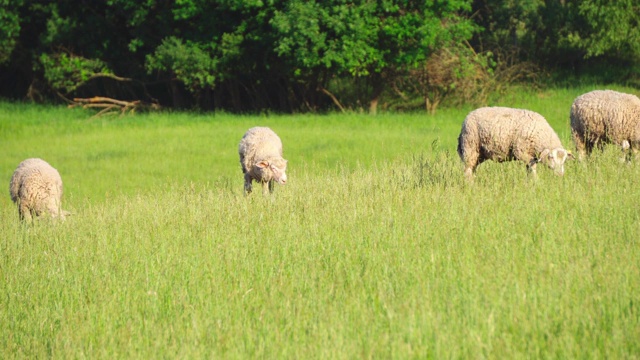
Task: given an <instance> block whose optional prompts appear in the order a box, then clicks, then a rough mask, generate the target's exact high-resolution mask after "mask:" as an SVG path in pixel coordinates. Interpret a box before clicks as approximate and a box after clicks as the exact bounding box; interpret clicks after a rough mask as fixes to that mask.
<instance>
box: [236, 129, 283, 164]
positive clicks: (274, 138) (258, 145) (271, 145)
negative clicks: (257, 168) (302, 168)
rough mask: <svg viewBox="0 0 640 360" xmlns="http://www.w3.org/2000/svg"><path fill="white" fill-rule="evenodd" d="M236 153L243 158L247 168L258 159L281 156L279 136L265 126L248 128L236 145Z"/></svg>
mask: <svg viewBox="0 0 640 360" xmlns="http://www.w3.org/2000/svg"><path fill="white" fill-rule="evenodd" d="M238 153H239V154H240V156H241V157H242V158H243V159H244V164H245V166H246V168H247V169H249V168H251V167H252V165H253V164H255V163H256V162H258V161H260V160H266V159H270V158H279V157H282V141H281V140H280V137H278V135H277V134H276V133H275V132H273V130H271V129H269V128H267V127H254V128H251V129H249V130H248V131H247V132H246V133H245V134H244V136H243V137H242V140H241V141H240V145H239V146H238Z"/></svg>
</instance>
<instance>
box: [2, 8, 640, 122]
mask: <svg viewBox="0 0 640 360" xmlns="http://www.w3.org/2000/svg"><path fill="white" fill-rule="evenodd" d="M638 14H640V4H639V3H638V1H637V0H619V1H613V0H583V1H577V0H534V1H508V0H473V1H472V0H440V1H438V0H431V1H422V2H418V1H397V0H378V1H357V2H346V1H337V0H329V1H307V0H289V1H278V0H246V1H244V0H242V1H241V0H213V1H204V0H182V1H166V0H165V1H163V0H146V1H133V0H102V1H100V0H98V1H88V0H80V1H77V0H76V1H64V0H63V1H58V2H50V1H44V0H32V1H27V0H0V84H2V85H1V86H0V96H2V97H5V98H11V99H31V100H34V101H52V100H54V101H66V102H72V101H73V99H74V98H88V97H94V96H101V97H108V98H112V99H116V100H121V101H134V100H136V101H137V100H139V101H142V102H145V103H148V104H158V105H161V106H164V107H179V108H199V109H205V110H211V109H224V110H226V111H234V112H239V111H263V110H269V111H281V112H297V111H321V110H326V109H342V110H347V109H356V108H363V109H368V110H369V111H371V112H375V111H376V109H377V108H378V107H380V106H384V107H388V108H399V109H400V108H415V107H424V108H426V109H427V110H429V111H433V110H435V109H436V108H437V106H438V105H439V104H440V103H441V102H442V101H443V100H447V99H448V100H449V101H451V102H453V103H455V101H460V102H462V101H465V102H468V101H473V102H478V103H481V102H482V101H483V100H485V99H486V96H487V94H488V93H489V92H491V91H495V90H496V89H500V88H501V87H504V86H506V85H509V84H510V83H512V82H516V81H534V80H539V79H540V78H542V77H543V74H545V75H544V77H549V75H551V76H553V77H555V78H557V79H559V80H563V79H564V80H565V81H575V79H579V78H580V77H591V79H593V80H594V81H627V82H629V83H631V84H634V83H635V84H637V83H638V80H639V77H640V66H639V65H637V64H638V60H640V26H639V25H640V24H639V22H640V20H639V19H640V16H639V15H638Z"/></svg>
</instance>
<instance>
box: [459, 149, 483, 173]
mask: <svg viewBox="0 0 640 360" xmlns="http://www.w3.org/2000/svg"><path fill="white" fill-rule="evenodd" d="M463 162H464V176H465V177H466V178H467V179H473V173H474V172H475V171H476V167H478V165H480V163H482V159H481V158H480V152H479V151H470V152H467V153H466V154H464V155H463Z"/></svg>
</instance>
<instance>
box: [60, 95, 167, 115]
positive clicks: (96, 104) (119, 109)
mask: <svg viewBox="0 0 640 360" xmlns="http://www.w3.org/2000/svg"><path fill="white" fill-rule="evenodd" d="M68 107H69V108H74V107H82V108H83V109H90V108H99V109H102V110H100V111H99V112H98V113H97V114H96V115H94V116H93V117H99V116H102V115H114V114H117V113H120V115H124V114H126V113H127V112H129V113H131V114H132V113H135V112H136V110H138V109H141V108H152V109H156V108H157V107H158V105H157V104H145V103H143V102H142V101H140V100H134V101H124V100H117V99H112V98H108V97H104V96H94V97H92V98H74V99H73V102H72V103H71V104H69V105H68Z"/></svg>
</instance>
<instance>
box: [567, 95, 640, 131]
mask: <svg viewBox="0 0 640 360" xmlns="http://www.w3.org/2000/svg"><path fill="white" fill-rule="evenodd" d="M570 119H571V128H572V130H573V131H576V132H579V133H581V134H583V135H585V136H587V137H588V138H598V137H602V136H605V137H606V138H608V139H610V140H613V141H618V140H619V141H622V140H625V139H626V138H628V137H630V136H632V137H633V136H634V135H636V136H637V135H640V134H636V132H637V129H636V128H637V125H638V122H640V99H639V98H638V97H637V96H635V95H631V94H625V93H621V92H618V91H613V90H594V91H591V92H588V93H585V94H582V95H580V96H578V97H577V98H576V99H575V101H574V102H573V104H572V105H571V114H570Z"/></svg>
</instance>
